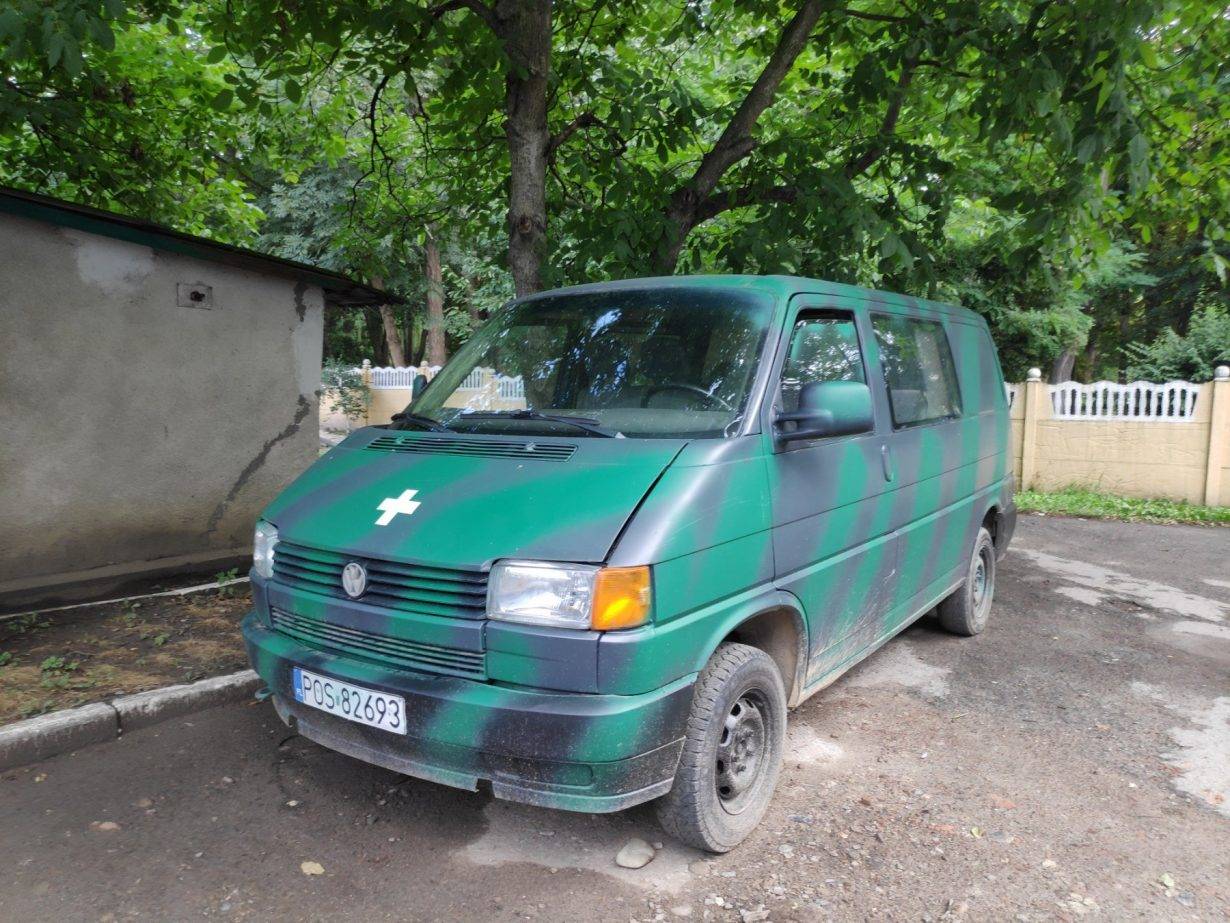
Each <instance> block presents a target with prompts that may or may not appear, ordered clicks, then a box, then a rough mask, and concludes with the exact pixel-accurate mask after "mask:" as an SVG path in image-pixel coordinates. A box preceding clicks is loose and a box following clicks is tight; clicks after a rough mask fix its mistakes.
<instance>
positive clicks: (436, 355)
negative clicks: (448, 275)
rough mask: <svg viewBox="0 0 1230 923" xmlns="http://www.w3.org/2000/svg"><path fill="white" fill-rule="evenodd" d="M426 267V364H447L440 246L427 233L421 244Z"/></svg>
mask: <svg viewBox="0 0 1230 923" xmlns="http://www.w3.org/2000/svg"><path fill="white" fill-rule="evenodd" d="M423 262H424V263H426V265H427V331H426V332H427V364H428V365H444V363H446V362H448V342H447V340H446V339H445V329H444V277H443V275H442V274H441V272H440V246H439V244H437V243H436V239H435V237H433V236H432V235H431V233H430V232H429V233H428V235H427V240H426V241H425V242H424V244H423Z"/></svg>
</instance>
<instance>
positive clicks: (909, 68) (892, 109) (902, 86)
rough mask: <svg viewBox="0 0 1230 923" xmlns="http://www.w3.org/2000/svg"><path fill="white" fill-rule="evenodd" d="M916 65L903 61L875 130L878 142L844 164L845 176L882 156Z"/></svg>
mask: <svg viewBox="0 0 1230 923" xmlns="http://www.w3.org/2000/svg"><path fill="white" fill-rule="evenodd" d="M917 66H918V61H917V60H916V59H914V58H910V59H909V60H907V61H906V62H905V66H903V67H902V68H901V76H900V77H898V78H897V87H896V89H895V91H894V93H893V98H892V99H891V100H890V101H889V103H888V109H887V110H885V112H884V121H883V122H881V123H880V130H879V131H878V132H877V136H878V137H879V139H880V140H879V143H877V144H874V145H872V146H871V147H869V148H867V150H865V151H863V153H862V154H860V155H859V156H858V157H856V158H854V160H852V161H850V163H848V164H847V165H846V175H847V176H858V175H859V174H860V173H864V172H866V170H867V169H868V168H869V167H870V166H871V165H872V164H874V163H875V162H876V161H877V160H879V159H880V158H881V157H882V156H884V151H885V148H886V147H887V144H886V143H885V142H886V141H887V140H888V138H889V137H890V136H891V135H892V133H893V131H894V129H896V127H897V119H899V118H900V117H901V106H902V105H903V104H904V103H905V95H906V90H908V89H909V87H910V80H912V79H913V77H914V68H915V67H917Z"/></svg>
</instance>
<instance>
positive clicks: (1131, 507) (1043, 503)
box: [1016, 487, 1230, 526]
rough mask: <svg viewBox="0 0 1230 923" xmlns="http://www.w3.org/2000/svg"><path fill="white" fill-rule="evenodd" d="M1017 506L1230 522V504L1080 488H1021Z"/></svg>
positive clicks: (1137, 518) (1093, 515)
mask: <svg viewBox="0 0 1230 923" xmlns="http://www.w3.org/2000/svg"><path fill="white" fill-rule="evenodd" d="M1016 505H1017V509H1019V510H1020V511H1021V512H1022V513H1045V514H1047V515H1050V516H1081V517H1084V518H1086V519H1122V520H1124V521H1126V522H1165V523H1172V522H1188V523H1194V524H1196V525H1202V526H1209V525H1223V526H1224V525H1230V507H1226V506H1199V505H1197V504H1195V503H1187V502H1186V501H1183V500H1139V499H1136V498H1134V497H1116V496H1114V495H1113V494H1102V493H1098V492H1096V491H1093V490H1082V489H1080V488H1076V487H1070V488H1068V489H1067V490H1059V491H1056V492H1054V493H1043V492H1041V491H1037V490H1021V491H1018V492H1017V495H1016Z"/></svg>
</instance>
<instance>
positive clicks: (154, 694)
mask: <svg viewBox="0 0 1230 923" xmlns="http://www.w3.org/2000/svg"><path fill="white" fill-rule="evenodd" d="M260 685H261V679H260V677H259V676H257V675H256V673H255V672H253V671H252V670H241V671H239V672H238V673H232V674H230V675H229V676H214V677H211V678H209V679H203V680H201V681H200V682H196V683H186V684H184V685H178V686H164V687H163V688H161V689H151V690H150V691H149V692H138V693H135V694H134V695H124V696H119V697H118V698H115V699H111V700H110V701H108V702H99V703H97V704H95V705H83V706H81V707H80V708H66V709H64V710H63V711H57V712H52V713H51V714H49V715H39V716H38V717H37V718H30V719H28V720H26V721H18V722H17V723H16V724H11V725H9V726H8V727H5V728H0V771H3V770H6V769H12V768H14V767H15V766H22V765H24V764H26V763H33V762H36V761H38V760H43V759H46V758H47V757H49V756H55V755H56V754H57V753H65V752H67V751H69V750H76V749H79V748H80V747H84V746H86V745H88V744H95V743H101V742H102V741H106V740H114V739H115V738H116V737H118V736H119V735H120V734H123V733H124V732H125V731H135V730H137V729H138V728H143V727H149V726H150V725H151V724H157V723H158V722H160V721H166V720H168V719H170V718H178V717H181V716H183V715H188V714H191V713H193V712H196V711H200V710H201V709H203V708H210V707H212V706H214V705H224V704H226V703H227V702H235V701H239V700H241V699H244V698H246V697H247V696H249V695H251V694H252V693H253V692H255V691H256V690H257V689H258V688H259V687H260Z"/></svg>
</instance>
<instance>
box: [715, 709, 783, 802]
mask: <svg viewBox="0 0 1230 923" xmlns="http://www.w3.org/2000/svg"><path fill="white" fill-rule="evenodd" d="M770 721H771V713H770V710H769V703H768V699H767V698H766V697H765V695H764V693H762V692H761V691H760V690H758V689H748V690H745V691H744V692H743V693H742V694H741V695H740V696H739V697H738V698H737V699H735V701H734V702H733V703H732V704H731V706H730V708H729V710H728V711H727V713H726V716H725V718H724V719H723V722H722V729H721V734H720V736H719V737H718V745H717V754H716V758H715V766H714V770H715V771H714V788H715V789H716V792H717V798H718V803H719V804H720V805H721V806H722V808H723V810H725V811H726V812H727V813H728V814H740V813H742V812H743V810H744V809H745V808H746V807H747V806H748V804H749V803H751V802H752V801H754V800H755V798H756V794H757V792H758V791H759V790H760V787H761V785H762V784H763V782H764V779H765V777H766V776H767V775H768V771H769V763H770V749H771V746H772V742H771V741H770V739H769V728H770Z"/></svg>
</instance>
